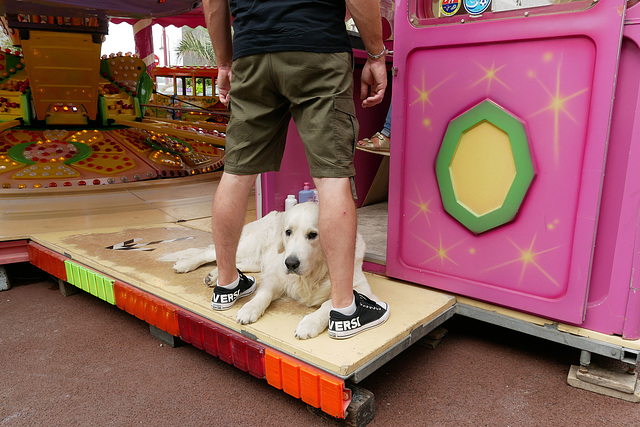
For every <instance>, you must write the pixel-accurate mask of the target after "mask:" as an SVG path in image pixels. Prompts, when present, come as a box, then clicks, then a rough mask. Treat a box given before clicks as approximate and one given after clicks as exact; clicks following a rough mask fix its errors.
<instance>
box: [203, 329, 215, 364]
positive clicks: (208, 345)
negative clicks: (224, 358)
mask: <svg viewBox="0 0 640 427" xmlns="http://www.w3.org/2000/svg"><path fill="white" fill-rule="evenodd" d="M202 336H203V337H204V351H206V352H207V353H209V354H210V355H212V356H215V357H218V329H216V328H215V327H214V326H211V325H208V324H203V325H202Z"/></svg>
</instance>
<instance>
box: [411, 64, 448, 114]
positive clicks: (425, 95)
mask: <svg viewBox="0 0 640 427" xmlns="http://www.w3.org/2000/svg"><path fill="white" fill-rule="evenodd" d="M451 77H453V76H449V77H447V78H446V79H444V80H442V81H441V82H440V83H438V84H437V85H435V86H434V87H432V88H431V89H426V88H425V83H424V72H423V73H422V88H418V87H417V86H414V87H413V89H415V91H416V92H418V97H417V98H416V99H415V100H414V101H413V102H412V103H411V104H409V105H413V104H415V103H416V102H420V103H422V112H423V113H424V104H425V103H429V105H433V104H432V103H431V100H430V99H429V96H430V95H431V92H433V91H434V90H436V89H437V88H439V87H440V86H442V85H443V84H444V83H445V82H446V81H447V80H449V79H450V78H451Z"/></svg>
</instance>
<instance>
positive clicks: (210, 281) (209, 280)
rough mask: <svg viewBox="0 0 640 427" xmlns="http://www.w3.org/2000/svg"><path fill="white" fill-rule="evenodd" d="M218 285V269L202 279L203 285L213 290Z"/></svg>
mask: <svg viewBox="0 0 640 427" xmlns="http://www.w3.org/2000/svg"><path fill="white" fill-rule="evenodd" d="M217 283H218V269H217V268H214V269H213V270H211V272H210V273H209V274H207V277H205V278H204V284H205V285H207V286H208V287H210V288H213V287H214V286H216V284H217Z"/></svg>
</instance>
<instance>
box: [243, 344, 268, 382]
mask: <svg viewBox="0 0 640 427" xmlns="http://www.w3.org/2000/svg"><path fill="white" fill-rule="evenodd" d="M264 352H265V351H264V347H262V346H259V345H257V344H254V343H252V342H249V343H247V361H248V363H247V369H248V372H249V373H250V374H251V375H253V376H254V377H256V378H260V379H262V378H264V374H265V369H264Z"/></svg>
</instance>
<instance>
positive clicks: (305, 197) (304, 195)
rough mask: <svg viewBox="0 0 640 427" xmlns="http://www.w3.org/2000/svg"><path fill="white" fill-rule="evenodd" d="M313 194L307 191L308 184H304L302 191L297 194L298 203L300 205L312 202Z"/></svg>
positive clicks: (311, 191)
mask: <svg viewBox="0 0 640 427" xmlns="http://www.w3.org/2000/svg"><path fill="white" fill-rule="evenodd" d="M313 194H314V193H313V190H310V189H309V183H308V182H305V183H304V186H303V187H302V190H301V191H300V192H299V193H298V201H299V202H300V203H304V202H307V201H313Z"/></svg>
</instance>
